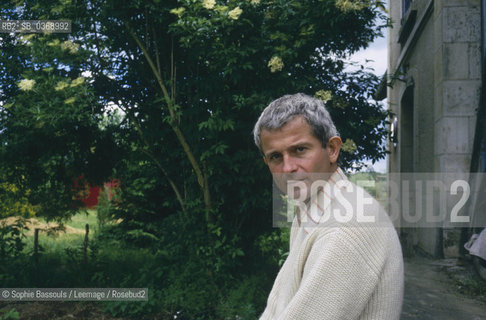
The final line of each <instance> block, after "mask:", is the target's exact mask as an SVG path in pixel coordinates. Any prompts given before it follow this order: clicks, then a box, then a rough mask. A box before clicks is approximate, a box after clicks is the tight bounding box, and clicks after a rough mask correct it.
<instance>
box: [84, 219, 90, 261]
mask: <svg viewBox="0 0 486 320" xmlns="http://www.w3.org/2000/svg"><path fill="white" fill-rule="evenodd" d="M88 234H89V224H86V234H85V235H84V245H83V257H84V264H85V265H86V264H88Z"/></svg>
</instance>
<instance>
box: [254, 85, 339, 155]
mask: <svg viewBox="0 0 486 320" xmlns="http://www.w3.org/2000/svg"><path fill="white" fill-rule="evenodd" d="M297 116H302V117H304V119H305V120H306V121H307V123H308V124H309V125H310V127H311V128H312V133H313V134H314V136H315V137H316V138H317V139H319V140H320V141H322V146H323V147H324V148H325V147H326V144H327V141H329V139H330V138H331V137H333V136H338V135H339V133H338V132H337V130H336V126H335V125H334V123H333V122H332V119H331V116H330V115H329V112H328V111H327V110H326V107H325V106H324V103H323V102H322V101H321V100H319V99H316V98H313V97H311V96H308V95H306V94H303V93H297V94H293V95H285V96H283V97H281V98H278V99H276V100H274V101H272V102H271V103H270V104H269V105H268V106H267V107H266V108H265V109H264V110H263V112H262V114H261V115H260V118H259V119H258V121H257V123H256V124H255V128H254V129H253V138H254V139H255V144H256V146H257V147H258V149H259V150H260V151H261V152H262V146H261V141H260V134H261V132H262V130H276V129H279V128H281V127H283V126H284V125H285V124H286V123H287V122H289V121H290V120H292V119H293V118H295V117H297Z"/></svg>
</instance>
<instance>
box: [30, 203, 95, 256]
mask: <svg viewBox="0 0 486 320" xmlns="http://www.w3.org/2000/svg"><path fill="white" fill-rule="evenodd" d="M38 220H39V222H42V223H46V221H45V220H44V219H42V218H39V219H38ZM86 224H89V226H90V229H89V238H90V239H93V237H94V235H95V234H96V230H97V228H98V224H97V220H96V210H85V211H84V210H83V211H80V212H79V213H78V214H76V215H74V216H73V217H72V219H71V220H70V221H68V222H66V224H65V225H66V226H69V227H72V228H75V229H79V231H80V233H69V232H58V233H57V234H47V233H46V232H40V233H39V245H40V247H41V248H43V252H44V253H55V252H62V251H64V250H65V249H66V248H72V247H80V246H82V245H83V242H84V237H85V231H84V230H85V225H86ZM24 241H25V243H26V246H25V249H24V251H25V252H30V253H31V252H33V251H34V235H33V234H31V233H29V234H28V235H27V236H26V237H25V239H24Z"/></svg>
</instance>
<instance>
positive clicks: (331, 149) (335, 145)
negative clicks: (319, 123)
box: [326, 136, 343, 163]
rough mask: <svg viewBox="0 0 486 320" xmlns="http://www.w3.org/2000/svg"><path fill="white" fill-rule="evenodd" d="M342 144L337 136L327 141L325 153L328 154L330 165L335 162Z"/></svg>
mask: <svg viewBox="0 0 486 320" xmlns="http://www.w3.org/2000/svg"><path fill="white" fill-rule="evenodd" d="M342 144H343V142H342V141H341V138H339V137H338V136H334V137H331V138H330V139H329V141H327V144H326V148H327V152H328V153H329V160H330V161H331V163H336V162H337V159H338V157H339V151H340V150H341V145H342Z"/></svg>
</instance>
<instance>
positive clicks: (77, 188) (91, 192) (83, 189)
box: [73, 176, 120, 208]
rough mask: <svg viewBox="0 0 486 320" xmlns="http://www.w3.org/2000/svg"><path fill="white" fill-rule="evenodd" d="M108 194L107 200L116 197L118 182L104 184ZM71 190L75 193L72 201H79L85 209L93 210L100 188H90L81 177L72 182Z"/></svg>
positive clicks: (112, 181)
mask: <svg viewBox="0 0 486 320" xmlns="http://www.w3.org/2000/svg"><path fill="white" fill-rule="evenodd" d="M104 188H105V189H106V190H107V192H108V200H111V199H112V198H113V197H114V196H115V195H116V190H117V189H119V188H120V180H118V179H112V180H110V181H109V182H106V183H105V184H104ZM73 189H74V192H75V196H74V199H75V200H80V201H81V202H82V203H83V204H84V206H85V207H86V208H93V207H96V206H97V205H98V198H99V196H100V193H101V187H98V186H90V185H89V184H88V183H87V182H86V181H84V178H83V177H82V176H81V177H79V178H78V179H76V180H74V183H73Z"/></svg>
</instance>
